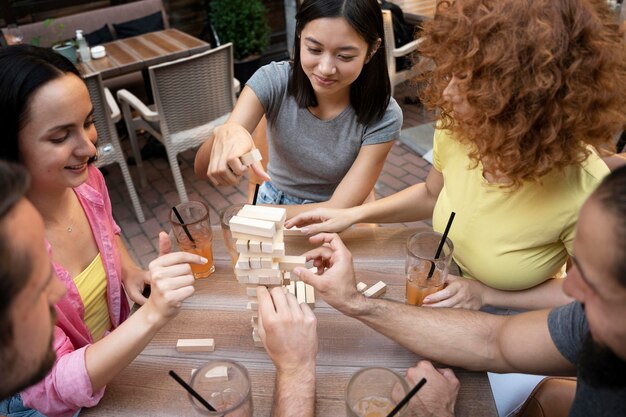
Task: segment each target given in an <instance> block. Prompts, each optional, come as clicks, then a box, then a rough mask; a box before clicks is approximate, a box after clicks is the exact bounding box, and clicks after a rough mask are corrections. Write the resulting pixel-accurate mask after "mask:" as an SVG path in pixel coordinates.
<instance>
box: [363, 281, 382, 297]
mask: <svg viewBox="0 0 626 417" xmlns="http://www.w3.org/2000/svg"><path fill="white" fill-rule="evenodd" d="M386 291H387V284H385V283H384V282H382V281H378V282H377V283H376V284H374V285H372V286H371V287H369V288H368V289H367V290H366V291H365V292H364V293H363V295H364V296H366V297H370V298H378V297H380V296H381V295H383V294H384V293H385V292H386Z"/></svg>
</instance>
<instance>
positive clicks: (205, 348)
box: [176, 339, 215, 352]
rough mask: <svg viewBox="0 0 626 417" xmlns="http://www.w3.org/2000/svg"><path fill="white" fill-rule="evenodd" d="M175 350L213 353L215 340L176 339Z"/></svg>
mask: <svg viewBox="0 0 626 417" xmlns="http://www.w3.org/2000/svg"><path fill="white" fill-rule="evenodd" d="M176 350H177V351H179V352H213V351H214V350H215V340H213V339H178V341H177V342H176Z"/></svg>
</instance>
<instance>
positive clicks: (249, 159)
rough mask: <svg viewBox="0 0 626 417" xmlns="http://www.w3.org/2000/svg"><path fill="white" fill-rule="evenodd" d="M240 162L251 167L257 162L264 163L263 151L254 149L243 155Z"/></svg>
mask: <svg viewBox="0 0 626 417" xmlns="http://www.w3.org/2000/svg"><path fill="white" fill-rule="evenodd" d="M239 160H240V161H241V163H242V164H244V165H245V166H250V165H252V164H254V163H255V162H259V161H262V160H263V157H262V156H261V151H259V150H258V149H256V148H254V149H252V150H251V151H250V152H248V153H244V154H243V155H241V156H240V157H239Z"/></svg>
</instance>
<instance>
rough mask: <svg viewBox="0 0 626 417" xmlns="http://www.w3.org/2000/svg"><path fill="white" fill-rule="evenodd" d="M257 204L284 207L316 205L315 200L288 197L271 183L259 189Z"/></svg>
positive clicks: (266, 183) (265, 183)
mask: <svg viewBox="0 0 626 417" xmlns="http://www.w3.org/2000/svg"><path fill="white" fill-rule="evenodd" d="M256 202H257V204H282V205H296V204H310V203H315V201H313V200H306V199H304V198H298V197H292V196H290V195H287V194H285V193H283V192H282V191H280V190H279V189H277V188H276V187H274V185H273V184H272V183H271V182H264V183H263V184H261V187H259V195H258V196H257V200H256Z"/></svg>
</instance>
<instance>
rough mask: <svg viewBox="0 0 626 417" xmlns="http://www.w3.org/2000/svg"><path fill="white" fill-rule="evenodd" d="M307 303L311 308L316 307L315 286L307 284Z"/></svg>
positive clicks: (305, 286)
mask: <svg viewBox="0 0 626 417" xmlns="http://www.w3.org/2000/svg"><path fill="white" fill-rule="evenodd" d="M304 288H305V293H306V303H307V304H308V305H309V307H311V308H315V288H313V286H312V285H309V284H305V285H304Z"/></svg>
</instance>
